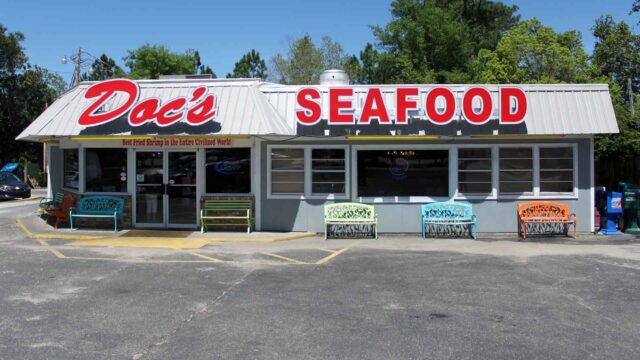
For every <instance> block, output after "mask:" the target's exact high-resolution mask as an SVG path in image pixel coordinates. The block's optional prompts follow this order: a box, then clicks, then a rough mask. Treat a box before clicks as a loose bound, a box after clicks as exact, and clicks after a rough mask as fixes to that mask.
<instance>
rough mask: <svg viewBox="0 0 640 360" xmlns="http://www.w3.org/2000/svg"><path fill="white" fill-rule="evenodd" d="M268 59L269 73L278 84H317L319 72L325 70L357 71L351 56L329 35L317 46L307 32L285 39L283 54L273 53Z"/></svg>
mask: <svg viewBox="0 0 640 360" xmlns="http://www.w3.org/2000/svg"><path fill="white" fill-rule="evenodd" d="M271 62H272V64H273V74H272V75H271V76H272V77H274V79H275V80H276V81H278V82H280V83H281V84H317V83H318V82H319V81H320V74H321V73H322V72H323V71H324V70H327V69H336V68H337V69H343V68H345V67H348V68H349V69H348V70H349V71H352V72H353V71H354V69H355V71H356V72H357V67H356V66H355V63H354V62H353V56H350V55H347V54H345V52H344V50H343V49H342V46H341V45H340V44H339V43H337V42H335V41H333V40H332V39H331V38H330V37H329V36H323V37H322V45H321V46H320V47H318V46H316V45H315V44H314V43H313V41H312V40H311V37H310V36H309V35H305V36H303V37H301V38H300V39H298V40H295V41H289V51H288V52H287V54H286V55H282V54H277V55H276V56H274V57H273V58H272V59H271ZM350 75H352V74H350Z"/></svg>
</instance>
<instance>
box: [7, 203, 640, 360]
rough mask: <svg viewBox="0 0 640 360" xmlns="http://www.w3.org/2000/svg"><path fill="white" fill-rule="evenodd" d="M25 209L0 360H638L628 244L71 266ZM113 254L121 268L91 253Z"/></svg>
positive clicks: (14, 250) (146, 254) (251, 251)
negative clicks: (25, 227) (29, 224)
mask: <svg viewBox="0 0 640 360" xmlns="http://www.w3.org/2000/svg"><path fill="white" fill-rule="evenodd" d="M31 211H32V208H30V207H29V206H28V205H21V206H17V207H13V208H11V209H10V210H6V209H4V210H0V216H1V217H2V219H1V220H0V234H1V235H0V274H1V277H0V279H1V280H0V358H2V359H87V358H93V359H178V358H184V359H588V358H593V359H638V358H640V347H639V346H638V343H640V325H639V324H640V312H639V311H638V309H640V244H637V243H628V244H613V245H608V247H605V246H602V247H599V246H601V245H589V244H586V245H571V244H546V243H537V244H536V243H533V244H511V243H509V242H499V243H473V242H458V243H456V241H458V240H450V242H439V243H435V242H434V244H443V245H438V247H421V246H420V244H421V243H419V242H411V244H417V245H411V246H402V241H407V243H409V242H410V240H407V239H404V238H398V239H396V240H395V245H394V240H393V239H386V240H385V239H384V238H383V239H381V240H382V241H380V242H377V243H375V242H371V241H362V242H359V243H357V242H356V243H354V242H349V243H348V244H347V243H344V244H340V243H336V242H330V243H323V242H322V241H317V240H313V239H311V240H308V244H312V245H309V246H307V245H306V244H307V243H306V242H305V241H304V240H301V241H292V242H291V244H289V245H269V246H271V247H270V248H268V249H267V248H260V249H258V248H257V247H255V248H254V247H251V246H246V245H243V246H245V248H243V247H242V246H234V247H232V248H230V249H227V248H226V247H225V246H226V245H220V246H219V247H211V248H208V249H207V251H203V252H202V254H204V255H205V256H211V257H214V256H219V257H220V258H222V259H233V260H234V261H229V262H215V261H203V262H188V261H184V262H163V261H138V260H139V259H162V258H163V256H164V255H163V254H164V252H162V251H151V250H144V251H136V250H118V249H84V248H83V249H66V248H65V249H64V250H63V251H64V254H65V255H66V256H67V257H74V256H77V257H79V258H78V259H70V258H59V257H57V256H55V254H53V253H52V252H51V251H50V249H47V248H46V246H43V245H42V244H41V243H38V242H37V241H34V240H33V239H29V238H27V237H26V236H25V235H24V233H23V232H21V231H20V229H18V228H17V227H16V226H15V218H17V217H20V216H25V214H29V213H30V212H31ZM296 244H298V245H296ZM317 244H327V246H328V247H329V249H325V252H324V253H323V251H322V250H319V247H318V246H317ZM389 244H391V245H389ZM398 244H399V245H398ZM449 244H451V245H449ZM474 244H477V245H474ZM341 245H344V246H341ZM278 246H281V247H278ZM343 248H345V249H346V250H344V251H343V252H341V253H340V254H338V255H336V256H333V257H332V258H331V259H329V260H327V261H326V262H324V263H322V264H316V263H315V262H317V260H318V259H322V258H324V257H326V256H328V255H331V254H332V253H331V251H334V252H335V251H338V250H340V249H343ZM601 248H602V249H605V250H602V251H601V250H599V249H601ZM225 249H226V250H229V251H226V250H225ZM327 250H328V251H327ZM118 251H120V252H122V251H124V252H129V253H130V257H131V261H122V260H121V254H120V253H118V254H117V255H118V256H117V258H118V259H120V260H115V261H100V260H92V259H91V257H97V254H99V255H100V256H102V257H109V256H110V254H111V255H113V254H115V252H118ZM265 252H268V253H272V254H276V255H281V256H283V257H285V258H288V259H293V260H297V261H300V262H303V263H305V264H295V263H292V262H290V261H287V260H286V259H279V258H277V257H270V256H269V255H265V254H264V253H265ZM601 252H602V253H601ZM81 255H86V256H84V257H86V258H87V259H82V258H81V257H82V256H81ZM90 255H91V256H90ZM113 256H114V257H116V255H113ZM166 256H167V257H169V255H166ZM176 256H177V257H182V256H184V258H185V259H195V257H193V256H191V255H189V254H177V255H176V254H171V255H170V258H171V259H174V258H175V257H176ZM202 260H206V259H202Z"/></svg>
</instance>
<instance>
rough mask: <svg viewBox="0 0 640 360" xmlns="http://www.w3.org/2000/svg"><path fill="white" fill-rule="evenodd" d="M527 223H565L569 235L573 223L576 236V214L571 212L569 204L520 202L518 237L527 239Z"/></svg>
mask: <svg viewBox="0 0 640 360" xmlns="http://www.w3.org/2000/svg"><path fill="white" fill-rule="evenodd" d="M527 224H564V233H565V235H567V236H568V235H569V226H570V225H572V224H573V238H574V239H575V238H576V226H577V219H576V214H574V213H569V205H567V204H563V203H559V202H554V201H527V202H523V203H520V204H518V237H520V236H522V237H523V239H524V240H527Z"/></svg>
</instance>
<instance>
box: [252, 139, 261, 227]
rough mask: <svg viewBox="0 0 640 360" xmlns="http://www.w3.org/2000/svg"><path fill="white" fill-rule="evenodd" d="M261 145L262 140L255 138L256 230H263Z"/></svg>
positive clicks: (253, 181) (253, 179) (253, 184)
mask: <svg viewBox="0 0 640 360" xmlns="http://www.w3.org/2000/svg"><path fill="white" fill-rule="evenodd" d="M261 145H262V140H260V139H259V138H255V141H254V143H253V146H252V147H251V154H252V155H253V156H252V159H251V161H252V164H251V192H252V193H253V194H254V196H253V201H254V207H255V208H254V209H253V212H254V220H253V221H254V222H255V224H254V227H255V228H254V229H255V231H261V230H262V211H261V210H262V208H261V207H262V188H261V185H262V184H261V182H260V179H262V176H260V171H261V169H262V166H261V165H262V162H261V161H260V157H261V155H262V151H261Z"/></svg>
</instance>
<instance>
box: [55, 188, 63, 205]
mask: <svg viewBox="0 0 640 360" xmlns="http://www.w3.org/2000/svg"><path fill="white" fill-rule="evenodd" d="M64 195H65V194H64V193H63V192H61V191H59V192H57V193H56V194H55V195H54V196H53V205H58V204H62V199H64Z"/></svg>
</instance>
